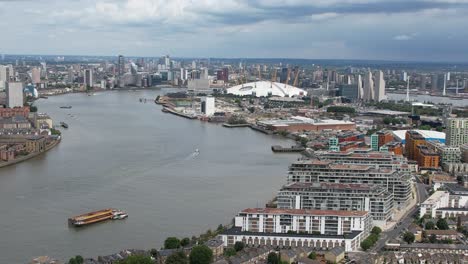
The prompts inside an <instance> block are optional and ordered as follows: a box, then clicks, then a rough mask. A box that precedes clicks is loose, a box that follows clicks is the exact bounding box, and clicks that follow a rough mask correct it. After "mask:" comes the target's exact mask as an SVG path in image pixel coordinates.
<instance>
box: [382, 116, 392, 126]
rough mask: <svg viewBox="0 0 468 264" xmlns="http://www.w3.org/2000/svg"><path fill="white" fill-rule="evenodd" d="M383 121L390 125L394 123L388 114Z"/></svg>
mask: <svg viewBox="0 0 468 264" xmlns="http://www.w3.org/2000/svg"><path fill="white" fill-rule="evenodd" d="M383 122H384V124H386V125H389V124H390V123H392V118H391V117H388V116H386V117H384V119H383Z"/></svg>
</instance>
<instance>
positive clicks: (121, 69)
mask: <svg viewBox="0 0 468 264" xmlns="http://www.w3.org/2000/svg"><path fill="white" fill-rule="evenodd" d="M118 73H119V76H122V75H124V73H125V58H124V56H122V55H119V61H118Z"/></svg>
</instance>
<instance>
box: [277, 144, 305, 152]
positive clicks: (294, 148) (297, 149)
mask: <svg viewBox="0 0 468 264" xmlns="http://www.w3.org/2000/svg"><path fill="white" fill-rule="evenodd" d="M271 150H272V151H273V152H279V153H294V152H303V151H305V150H306V149H305V148H304V147H302V146H291V147H289V148H284V147H282V146H279V145H275V146H271Z"/></svg>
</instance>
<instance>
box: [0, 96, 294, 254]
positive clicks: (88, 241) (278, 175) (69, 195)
mask: <svg viewBox="0 0 468 264" xmlns="http://www.w3.org/2000/svg"><path fill="white" fill-rule="evenodd" d="M166 91H167V90H166ZM164 92H165V90H163V91H142V92H127V91H122V92H105V93H98V94H96V95H95V96H86V95H85V94H71V95H64V96H57V97H50V98H49V99H47V100H43V99H41V100H39V101H38V102H36V104H37V106H38V108H39V110H40V111H41V112H46V113H48V114H49V115H50V116H51V117H52V118H53V119H54V121H55V122H56V123H58V122H59V121H65V122H66V123H68V124H69V126H70V128H69V129H68V130H64V131H63V140H62V143H60V144H59V146H57V147H56V148H54V149H52V150H51V151H49V152H48V153H46V154H45V155H41V156H39V157H37V158H34V159H31V160H28V161H26V162H24V163H21V164H18V165H15V166H11V167H6V168H2V169H0V208H1V209H2V217H1V220H0V234H1V236H0V263H26V262H28V261H29V260H31V259H32V257H35V256H39V255H49V256H51V257H56V258H59V259H62V260H66V259H68V258H69V257H70V256H73V255H77V254H80V255H82V256H85V257H97V256H99V255H107V254H112V253H115V252H118V251H120V250H121V249H125V248H142V249H149V248H152V247H155V248H159V247H160V246H161V245H162V241H163V240H164V239H165V238H166V237H167V236H172V235H174V236H191V235H196V234H200V233H202V232H204V231H206V230H207V229H208V228H216V227H217V225H218V224H220V223H228V222H229V221H230V219H232V217H233V216H234V214H235V213H236V212H237V211H239V210H240V209H243V208H246V207H255V206H263V205H264V203H265V202H266V201H267V200H268V199H270V198H271V197H272V196H273V195H274V194H275V191H276V190H277V189H278V188H279V187H280V186H281V185H282V184H283V183H284V182H285V179H286V172H287V167H288V165H289V164H290V162H291V161H292V160H294V159H296V158H297V156H295V155H274V154H273V153H272V152H271V150H270V146H271V145H274V144H284V145H289V144H291V142H290V141H286V140H283V139H279V138H275V137H271V136H266V135H263V134H261V133H257V132H254V131H252V130H250V129H248V128H239V129H227V128H223V127H221V126H220V125H214V124H209V123H202V122H199V121H193V120H187V119H183V118H180V117H176V116H173V115H170V114H165V113H162V112H161V107H160V106H157V105H155V104H154V103H152V102H148V103H140V102H139V98H155V97H156V96H157V95H158V94H161V93H164ZM63 105H72V106H73V108H72V109H60V108H59V106H63ZM195 149H199V150H200V153H199V154H198V155H196V154H193V153H194V151H195ZM107 207H114V208H119V209H123V210H125V211H127V212H128V213H129V218H128V219H126V220H124V221H114V222H106V223H100V224H96V225H92V226H89V227H85V228H81V229H74V228H70V227H68V225H67V218H68V217H70V216H72V215H76V214H80V213H84V212H87V211H90V210H95V209H102V208H107Z"/></svg>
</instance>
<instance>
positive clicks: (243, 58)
mask: <svg viewBox="0 0 468 264" xmlns="http://www.w3.org/2000/svg"><path fill="white" fill-rule="evenodd" d="M0 54H1V55H4V56H5V57H6V56H17V57H21V56H31V57H33V56H35V57H91V58H92V57H97V58H99V57H103V58H113V57H115V58H117V57H118V56H120V55H122V56H124V57H125V58H161V57H164V56H166V55H169V57H170V58H172V59H191V60H208V59H210V60H239V61H243V60H278V61H279V60H303V61H336V62H340V61H343V62H346V61H350V62H351V61H354V62H380V63H408V64H414V63H423V64H456V65H468V61H466V60H460V61H434V60H427V61H424V60H419V61H418V60H391V59H348V58H346V59H336V58H332V59H329V58H298V57H195V56H194V57H190V56H172V55H171V54H166V55H159V56H138V55H126V54H117V55H82V54H81V55H80V54H40V53H38V54H34V53H31V54H26V53H25V54H21V53H18V54H14V53H0Z"/></svg>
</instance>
